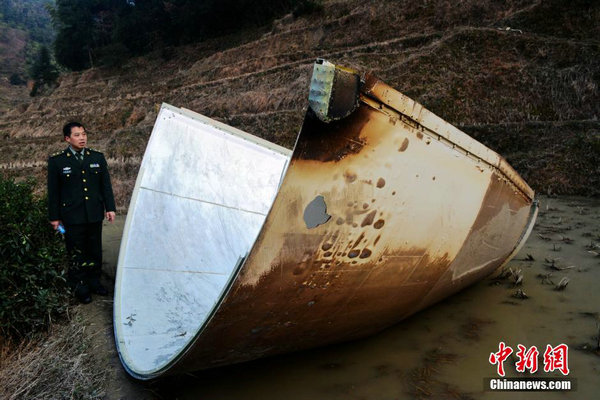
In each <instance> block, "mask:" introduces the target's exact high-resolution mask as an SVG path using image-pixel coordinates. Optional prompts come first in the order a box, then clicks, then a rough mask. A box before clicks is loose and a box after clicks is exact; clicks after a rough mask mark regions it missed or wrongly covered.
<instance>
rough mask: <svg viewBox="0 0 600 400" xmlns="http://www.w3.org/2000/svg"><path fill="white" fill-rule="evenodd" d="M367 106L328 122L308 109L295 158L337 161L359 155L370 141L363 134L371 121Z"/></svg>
mask: <svg viewBox="0 0 600 400" xmlns="http://www.w3.org/2000/svg"><path fill="white" fill-rule="evenodd" d="M368 111H369V110H367V108H366V107H359V108H358V109H357V110H356V111H354V112H353V113H352V114H350V115H349V116H348V117H346V118H344V119H341V120H339V121H332V122H330V123H325V122H323V121H321V120H320V119H319V118H318V117H317V116H316V115H315V113H314V111H312V109H310V108H309V109H308V110H307V111H306V115H305V117H304V123H303V125H302V130H301V131H300V135H299V138H298V144H297V146H296V149H297V151H295V152H294V156H293V158H294V159H299V160H315V161H322V162H337V161H340V160H341V159H343V158H344V157H346V156H348V155H352V154H358V153H360V151H361V150H362V148H363V147H364V146H365V144H366V138H362V137H361V136H360V133H361V131H362V129H363V127H364V126H365V124H366V123H367V122H368V121H369V115H368Z"/></svg>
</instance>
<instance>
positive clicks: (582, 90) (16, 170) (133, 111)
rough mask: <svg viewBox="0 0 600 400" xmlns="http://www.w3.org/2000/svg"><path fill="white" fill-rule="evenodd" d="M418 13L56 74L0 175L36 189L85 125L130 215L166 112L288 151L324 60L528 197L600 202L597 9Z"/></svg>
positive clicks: (400, 4)
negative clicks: (392, 94)
mask: <svg viewBox="0 0 600 400" xmlns="http://www.w3.org/2000/svg"><path fill="white" fill-rule="evenodd" d="M416 3H417V2H409V1H406V0H402V1H391V0H387V1H377V2H375V1H373V2H364V1H355V0H346V1H341V0H333V1H326V2H325V7H324V10H323V11H322V12H321V13H319V14H314V15H309V16H305V17H301V18H297V19H294V18H293V17H292V16H291V15H289V16H286V17H284V18H282V19H280V20H278V21H276V23H274V24H273V26H272V27H271V28H270V29H269V30H263V31H252V32H245V33H244V34H243V35H239V36H236V37H227V38H220V39H215V40H212V41H208V42H204V43H201V44H197V45H192V46H186V47H179V48H174V49H165V50H163V51H160V52H156V53H154V54H150V55H148V56H146V57H143V58H137V59H133V60H131V61H129V62H128V63H126V64H125V65H123V66H121V67H120V68H118V69H110V70H109V69H92V70H87V71H84V72H80V73H71V74H68V75H64V76H62V77H61V79H60V86H59V87H58V88H57V89H56V90H55V91H54V92H53V93H51V94H50V95H47V96H44V97H39V98H34V99H32V100H31V101H29V102H23V103H22V104H20V105H18V106H16V107H14V108H13V109H12V110H11V111H10V112H8V113H6V114H4V115H2V116H0V132H1V133H2V139H1V141H0V146H1V149H2V151H1V153H0V154H1V156H0V169H2V170H4V171H5V173H8V174H11V175H13V176H18V177H24V176H31V175H33V176H36V177H38V178H39V180H40V188H43V182H44V177H45V162H46V158H47V156H48V154H49V153H51V152H53V151H56V150H58V149H60V148H62V147H64V146H63V144H62V143H61V133H60V128H61V126H62V124H64V123H65V122H66V121H67V120H71V119H76V120H81V121H83V122H84V123H86V124H87V126H88V130H89V131H90V132H91V133H92V135H91V138H90V142H91V143H92V147H95V148H98V149H100V150H102V151H104V152H105V153H106V155H107V156H108V157H109V158H110V160H109V163H110V164H111V168H112V174H113V180H114V185H115V190H116V193H117V202H118V204H119V206H120V207H126V206H127V204H128V201H129V197H130V194H131V191H132V189H133V183H134V180H135V176H136V172H137V167H138V166H139V163H140V161H141V157H142V155H143V152H144V148H145V146H146V143H147V140H148V137H149V134H150V132H151V129H152V125H153V123H154V119H155V117H156V113H157V110H158V108H159V107H160V104H161V103H162V102H167V103H170V104H173V105H175V106H178V107H185V108H189V109H191V110H194V111H196V112H199V113H201V114H204V115H207V116H209V117H212V118H215V119H218V120H221V121H223V122H226V123H228V124H230V125H233V126H235V127H238V128H240V129H242V130H245V131H247V132H249V133H252V134H254V135H257V136H260V137H263V138H265V139H267V140H270V141H273V142H275V143H278V144H281V145H284V146H286V147H288V148H290V147H291V146H293V143H294V140H295V136H296V134H297V131H298V129H299V128H300V125H301V121H302V117H303V113H304V108H305V106H306V104H307V101H306V98H307V94H308V83H309V79H310V74H311V69H312V63H313V61H314V60H315V59H316V58H317V57H323V58H327V59H329V60H331V61H333V62H335V63H338V64H342V65H345V66H348V67H353V68H357V69H360V70H363V71H364V70H371V71H373V72H374V73H375V74H376V75H377V76H379V77H380V78H381V79H383V80H384V81H385V82H387V83H388V84H390V85H392V86H393V87H395V88H397V89H398V90H400V91H401V92H403V93H405V94H407V95H409V96H411V97H412V98H414V99H415V100H417V101H419V102H421V103H422V104H423V105H425V106H426V107H428V108H429V109H431V110H432V111H433V112H435V113H436V114H438V115H440V116H441V117H443V118H444V119H446V120H447V121H449V122H451V123H453V124H455V125H457V126H458V127H459V128H461V129H463V130H464V131H466V132H467V133H469V134H471V135H472V136H474V137H475V138H477V139H478V140H480V141H482V142H483V143H485V144H487V145H489V146H490V147H491V148H492V149H494V150H496V151H498V152H499V153H500V154H502V155H503V156H504V157H505V158H507V159H508V161H509V162H510V163H512V164H513V166H514V167H515V168H516V169H517V170H518V171H519V172H520V173H521V174H522V175H523V177H524V178H525V179H526V180H527V181H528V182H529V183H530V184H531V185H532V186H533V187H534V189H536V190H538V191H541V192H544V193H547V192H549V193H571V194H585V195H599V194H600V123H599V122H598V116H599V115H600V94H599V91H598V84H599V82H600V57H599V56H600V42H599V41H598V38H600V26H599V23H598V21H600V4H599V3H598V2H595V1H591V0H588V1H584V0H572V1H565V0H550V1H533V0H511V1H507V2H501V4H500V2H492V1H484V2H481V1H475V0H464V1H461V2H460V4H458V5H455V4H456V3H455V2H450V1H447V0H434V1H428V2H424V3H423V4H416ZM419 3H420V2H419ZM41 190H42V189H41Z"/></svg>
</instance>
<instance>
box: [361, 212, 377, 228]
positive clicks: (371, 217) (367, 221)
mask: <svg viewBox="0 0 600 400" xmlns="http://www.w3.org/2000/svg"><path fill="white" fill-rule="evenodd" d="M375 215H377V210H373V211H371V212H370V213H368V214H367V215H366V217H365V219H363V221H362V223H361V224H360V226H361V228H362V227H365V226H367V225H371V224H372V223H373V221H374V220H375Z"/></svg>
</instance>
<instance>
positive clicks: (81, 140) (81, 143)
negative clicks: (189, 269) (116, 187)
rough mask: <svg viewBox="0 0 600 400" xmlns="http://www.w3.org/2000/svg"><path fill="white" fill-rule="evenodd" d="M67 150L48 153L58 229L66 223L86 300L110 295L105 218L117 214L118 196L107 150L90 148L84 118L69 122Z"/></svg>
mask: <svg viewBox="0 0 600 400" xmlns="http://www.w3.org/2000/svg"><path fill="white" fill-rule="evenodd" d="M63 135H64V138H65V141H66V142H67V143H69V147H67V148H66V149H65V150H64V151H61V152H58V153H55V154H53V155H52V156H50V158H49V159H48V217H49V219H50V224H51V225H52V227H53V228H54V229H55V230H58V229H59V226H60V225H63V226H64V229H65V243H66V246H67V251H68V253H69V255H70V256H71V257H72V264H71V266H70V268H69V273H68V275H67V278H68V282H69V285H70V286H71V288H72V289H73V291H74V293H75V296H76V297H77V299H78V300H79V301H81V302H82V303H89V302H90V301H92V297H91V294H92V293H95V294H99V295H106V294H107V293H108V291H107V290H106V288H104V287H103V286H102V284H101V283H100V274H101V268H102V220H103V219H104V218H105V217H106V219H107V220H108V221H109V222H113V221H114V219H115V210H116V208H115V199H114V196H113V191H112V186H111V183H110V175H109V173H108V167H107V165H106V160H105V159H104V155H103V154H102V153H100V152H99V151H95V150H92V149H90V148H87V147H86V145H87V134H86V131H85V128H84V126H83V125H82V124H80V123H78V122H70V123H68V124H66V125H65V126H64V127H63Z"/></svg>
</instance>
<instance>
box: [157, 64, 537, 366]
mask: <svg viewBox="0 0 600 400" xmlns="http://www.w3.org/2000/svg"><path fill="white" fill-rule="evenodd" d="M336 71H337V70H336ZM355 76H358V75H357V74H355ZM339 82H343V81H342V80H340V81H339ZM352 85H354V83H352V82H351V80H349V81H346V82H345V83H344V84H343V85H342V86H348V87H349V88H350V89H351V88H352ZM382 85H383V84H381V82H379V81H378V80H376V79H375V78H373V77H371V76H369V75H366V77H365V78H364V80H363V83H362V86H361V92H360V94H359V95H358V97H357V98H360V99H361V100H360V103H359V104H358V107H357V108H356V109H355V110H354V111H353V112H351V113H350V114H349V115H348V116H346V117H345V118H342V119H340V120H336V121H331V122H329V123H327V122H324V120H328V119H327V118H325V119H323V116H322V115H321V116H317V115H316V113H317V111H316V110H315V111H313V110H314V108H315V106H313V104H316V103H314V102H313V103H311V108H309V110H308V111H307V113H306V116H305V119H304V124H303V126H302V130H301V132H300V135H299V137H298V141H297V144H296V148H295V149H294V153H293V155H292V157H291V160H290V163H289V167H288V169H287V172H286V175H285V177H284V179H283V181H282V183H281V186H280V188H279V192H278V193H277V196H276V198H275V200H274V203H273V205H272V207H271V210H270V212H269V214H268V215H267V217H266V220H265V222H264V225H263V227H262V229H261V231H260V233H259V235H258V237H257V239H256V241H255V243H254V245H253V247H252V249H251V251H250V253H249V254H248V256H247V259H246V261H245V263H244V265H243V267H242V268H241V269H240V271H239V273H238V275H237V276H236V277H235V279H234V280H233V283H232V284H231V287H230V288H229V290H228V291H227V293H226V294H225V296H224V298H223V299H222V300H221V302H220V305H219V307H218V309H217V310H216V312H215V313H214V314H213V315H212V316H211V317H210V320H208V322H207V323H206V324H205V325H204V326H203V328H202V330H201V331H200V332H199V334H198V335H197V336H196V338H195V339H194V341H193V342H192V343H191V344H190V346H189V347H188V348H187V350H186V351H185V353H184V354H182V355H181V356H180V357H178V358H177V359H175V360H174V361H173V365H172V366H171V367H170V369H167V370H165V371H164V373H176V372H183V371H190V370H196V369H205V368H212V367H216V366H221V365H227V364H232V363H239V362H243V361H247V360H252V359H255V358H259V357H264V356H269V355H274V354H280V353H285V352H290V351H296V350H301V349H306V348H310V347H314V346H321V345H324V344H328V343H333V342H339V341H345V340H352V339H355V338H359V337H363V336H367V335H369V334H372V333H374V332H377V331H380V330H381V329H383V328H385V327H387V326H390V325H392V324H394V323H397V322H398V321H400V320H401V319H403V318H405V317H407V316H409V315H411V314H413V313H414V312H416V311H418V310H419V309H422V308H423V307H426V306H427V305H430V304H432V303H434V302H436V301H439V300H440V299H442V298H444V297H446V296H448V295H449V294H451V293H454V292H456V291H458V290H460V289H462V288H464V287H466V286H467V285H469V284H472V283H473V282H475V281H477V280H479V279H481V278H482V277H484V276H486V275H488V274H490V273H491V272H493V271H494V269H495V268H496V267H497V266H498V265H501V264H502V263H503V262H505V261H506V259H507V257H508V256H509V255H510V254H511V253H512V251H513V249H514V248H515V246H516V245H517V243H518V242H519V240H520V238H521V236H522V235H523V232H524V231H525V229H526V228H527V225H528V223H532V221H531V219H530V218H529V210H530V208H531V196H532V195H533V192H531V193H530V192H528V191H527V188H528V187H527V186H526V184H525V183H524V182H523V181H522V180H521V179H520V178H519V177H518V176H516V177H515V176H513V175H510V174H507V172H510V170H509V169H508V168H507V167H506V166H502V165H501V164H502V159H501V158H500V157H499V156H498V155H497V154H496V153H494V152H492V151H491V150H489V149H487V148H485V147H483V146H482V145H481V144H479V143H478V142H476V141H474V140H473V139H470V138H468V136H466V135H464V134H462V135H459V134H457V133H456V132H455V131H454V130H453V129H456V128H453V129H451V128H448V127H447V126H446V125H448V124H447V123H446V122H445V121H443V120H441V119H440V120H439V121H438V120H435V124H437V125H435V124H434V125H431V124H430V123H429V122H431V121H432V120H434V119H431V118H432V117H430V116H429V114H427V113H426V111H427V110H425V109H424V108H423V107H422V106H421V105H419V104H418V103H414V102H412V100H411V102H412V103H410V104H409V103H402V101H403V99H404V97H403V95H401V94H400V93H398V92H396V91H395V90H393V89H391V88H389V87H387V86H385V87H384V86H382ZM331 87H332V88H334V87H335V85H334V84H333V81H332V86H331ZM343 91H344V89H343V87H342V88H341V89H340V88H338V89H336V92H337V93H341V92H343ZM348 93H351V90H348ZM316 95H317V94H314V96H313V94H311V96H312V98H313V100H314V98H315V96H316ZM344 99H346V98H345V97H344ZM315 101H316V100H315ZM348 103H349V102H347V101H346V100H344V101H342V102H340V103H339V104H345V105H344V106H343V107H340V109H345V108H346V107H347V104H348ZM407 104H408V105H410V109H408V108H407V107H408V106H407ZM405 106H406V107H405ZM322 110H323V109H322ZM330 110H331V108H329V105H328V108H327V113H329V111H330ZM327 115H328V114H327ZM423 118H424V119H423ZM428 118H429V119H428ZM436 118H437V117H436ZM419 121H420V122H419ZM428 121H429V122H428ZM440 121H441V122H440ZM436 129H438V130H439V131H440V132H438V131H437V130H436ZM442 131H443V132H442ZM438 133H440V134H439V135H438ZM436 135H437V136H436ZM454 137H456V138H457V140H458V141H459V142H460V146H458V145H456V144H455V143H453V142H452V139H453V138H454ZM465 149H469V151H466V150H465ZM480 156H481V157H480ZM530 195H531V196H530Z"/></svg>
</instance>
